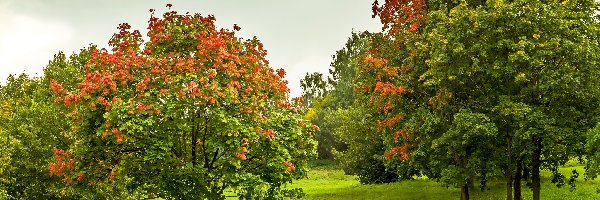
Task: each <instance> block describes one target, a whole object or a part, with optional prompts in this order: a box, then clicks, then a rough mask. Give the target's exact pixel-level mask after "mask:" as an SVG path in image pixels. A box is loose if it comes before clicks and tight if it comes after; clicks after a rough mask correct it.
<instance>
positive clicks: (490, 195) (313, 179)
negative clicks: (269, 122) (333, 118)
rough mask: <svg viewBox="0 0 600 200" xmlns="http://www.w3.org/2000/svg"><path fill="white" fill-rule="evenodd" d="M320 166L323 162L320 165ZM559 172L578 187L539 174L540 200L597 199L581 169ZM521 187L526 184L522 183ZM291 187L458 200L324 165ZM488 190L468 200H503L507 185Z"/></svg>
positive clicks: (428, 185) (339, 194)
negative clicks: (362, 179) (372, 181)
mask: <svg viewBox="0 0 600 200" xmlns="http://www.w3.org/2000/svg"><path fill="white" fill-rule="evenodd" d="M321 164H322V163H321ZM567 166H568V167H563V168H561V169H560V171H561V172H562V173H563V174H565V175H566V176H567V178H568V177H569V176H570V173H571V171H572V170H573V169H575V170H577V171H578V172H579V173H580V177H579V178H578V179H577V188H576V189H575V190H573V191H571V190H570V187H569V186H563V187H561V188H557V187H556V186H555V185H554V184H552V183H550V173H549V172H543V173H542V178H543V179H542V191H541V193H542V199H561V200H563V199H573V200H582V199H600V193H599V192H600V190H599V189H598V188H599V186H598V185H597V184H598V181H596V180H594V181H584V180H583V172H584V170H583V166H579V165H577V164H573V163H570V164H568V165H567ZM523 184H525V183H524V182H523ZM292 187H294V188H303V189H304V192H305V193H306V194H307V198H306V199H443V200H447V199H458V198H459V197H460V190H459V189H458V188H452V187H450V188H446V187H445V186H443V185H442V184H439V183H436V182H433V181H430V180H427V179H417V180H413V181H402V182H398V183H391V184H379V185H362V184H360V183H359V182H358V181H357V180H356V177H355V176H349V175H344V172H343V171H342V170H340V169H337V168H336V166H335V165H331V164H325V165H320V166H316V167H314V168H313V170H312V171H311V172H309V175H308V178H306V179H302V180H297V181H295V182H294V183H293V184H292ZM489 187H490V188H489V189H486V190H485V191H481V190H479V189H475V190H471V199H484V200H487V199H490V200H492V199H494V200H495V199H498V200H501V199H505V197H506V196H505V195H506V186H505V183H504V182H502V181H501V180H498V181H492V182H491V183H489ZM523 197H524V199H531V190H530V189H529V188H527V186H525V185H523Z"/></svg>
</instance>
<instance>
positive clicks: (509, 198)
mask: <svg viewBox="0 0 600 200" xmlns="http://www.w3.org/2000/svg"><path fill="white" fill-rule="evenodd" d="M506 173H508V174H507V175H506V200H513V195H512V192H513V188H512V187H513V177H512V172H510V171H509V172H506Z"/></svg>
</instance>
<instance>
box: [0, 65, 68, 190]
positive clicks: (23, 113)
mask: <svg viewBox="0 0 600 200" xmlns="http://www.w3.org/2000/svg"><path fill="white" fill-rule="evenodd" d="M0 105H2V109H1V111H2V112H1V113H2V114H1V121H2V122H3V123H2V124H1V125H0V134H1V135H2V137H1V138H2V139H1V140H2V144H4V145H3V147H2V149H1V150H0V151H2V152H3V154H2V159H3V162H2V163H4V164H2V165H3V166H4V165H5V166H6V167H0V168H1V169H2V177H0V179H1V180H2V181H1V182H3V183H4V184H5V188H6V190H5V191H6V194H7V195H8V196H10V197H12V198H24V199H52V198H59V197H60V188H61V185H62V184H61V183H60V182H61V181H60V179H59V178H53V177H50V175H49V174H48V162H50V161H51V159H52V150H53V149H54V148H57V147H58V148H60V147H66V145H65V143H63V142H65V141H64V137H63V134H64V132H65V131H66V130H67V123H66V122H65V121H64V120H61V119H62V117H63V116H64V112H63V110H61V109H60V107H58V106H56V105H54V104H53V97H52V92H51V91H50V88H49V84H48V80H47V79H45V78H30V77H28V76H27V75H25V74H21V75H19V76H18V77H16V76H14V75H10V76H9V77H8V79H7V83H6V85H5V86H3V87H1V88H0Z"/></svg>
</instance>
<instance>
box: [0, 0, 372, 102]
mask: <svg viewBox="0 0 600 200" xmlns="http://www.w3.org/2000/svg"><path fill="white" fill-rule="evenodd" d="M167 3H172V4H173V8H172V9H173V10H176V11H178V12H180V13H185V12H190V13H200V14H203V15H208V14H213V15H215V16H216V18H217V25H218V26H219V27H224V28H230V29H231V28H232V27H233V24H239V25H240V26H241V27H242V30H241V31H240V32H238V36H240V37H243V38H251V37H252V36H257V37H258V38H259V39H260V40H262V42H263V44H264V45H265V48H266V49H267V50H268V59H269V60H270V63H271V67H273V68H284V69H286V71H287V77H286V78H287V79H288V80H289V82H290V85H289V87H290V89H291V93H292V94H291V96H292V97H294V96H299V94H300V93H301V89H300V86H299V85H300V84H299V81H300V79H301V78H302V77H304V74H306V72H314V71H319V72H322V73H327V70H328V69H329V64H330V62H331V60H332V58H331V56H332V55H333V54H335V51H337V50H338V49H340V48H341V47H342V46H343V45H344V43H345V42H346V40H347V39H348V37H349V36H350V34H351V32H352V31H353V30H354V31H363V30H368V31H379V30H380V29H381V25H380V24H379V22H378V21H377V20H376V19H372V18H371V3H372V0H294V1H292V0H187V1H182V0H179V1H177V0H173V1H151V0H128V1H124V0H102V1H83V0H0V80H2V82H4V81H5V79H6V77H7V76H8V74H17V73H22V72H25V73H27V74H32V75H35V74H37V75H38V76H39V75H41V74H42V73H43V72H42V69H43V68H44V67H45V66H46V65H47V64H48V61H49V60H50V59H51V58H52V56H53V55H54V54H55V53H57V52H58V51H63V52H65V53H67V55H70V54H71V53H73V52H78V51H79V49H81V48H83V47H86V46H88V45H89V44H91V43H93V44H96V45H98V46H100V47H107V46H108V45H107V43H108V39H109V38H110V36H112V34H113V33H115V32H116V30H117V29H116V27H117V25H118V24H119V23H122V22H128V23H129V24H130V25H131V26H132V28H133V29H139V30H140V31H142V32H143V33H144V34H145V32H146V27H147V21H148V18H149V16H150V13H149V11H148V10H149V9H150V8H154V9H157V13H163V12H164V11H166V10H167V9H166V8H165V5H166V4H167Z"/></svg>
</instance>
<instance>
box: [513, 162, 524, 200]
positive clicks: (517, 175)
mask: <svg viewBox="0 0 600 200" xmlns="http://www.w3.org/2000/svg"><path fill="white" fill-rule="evenodd" d="M522 168H523V162H522V161H521V160H517V170H516V171H515V179H514V180H513V182H514V183H515V184H514V186H513V187H514V188H513V189H514V191H515V196H514V198H515V200H523V197H522V195H521V178H522V176H521V171H523V169H522Z"/></svg>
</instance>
